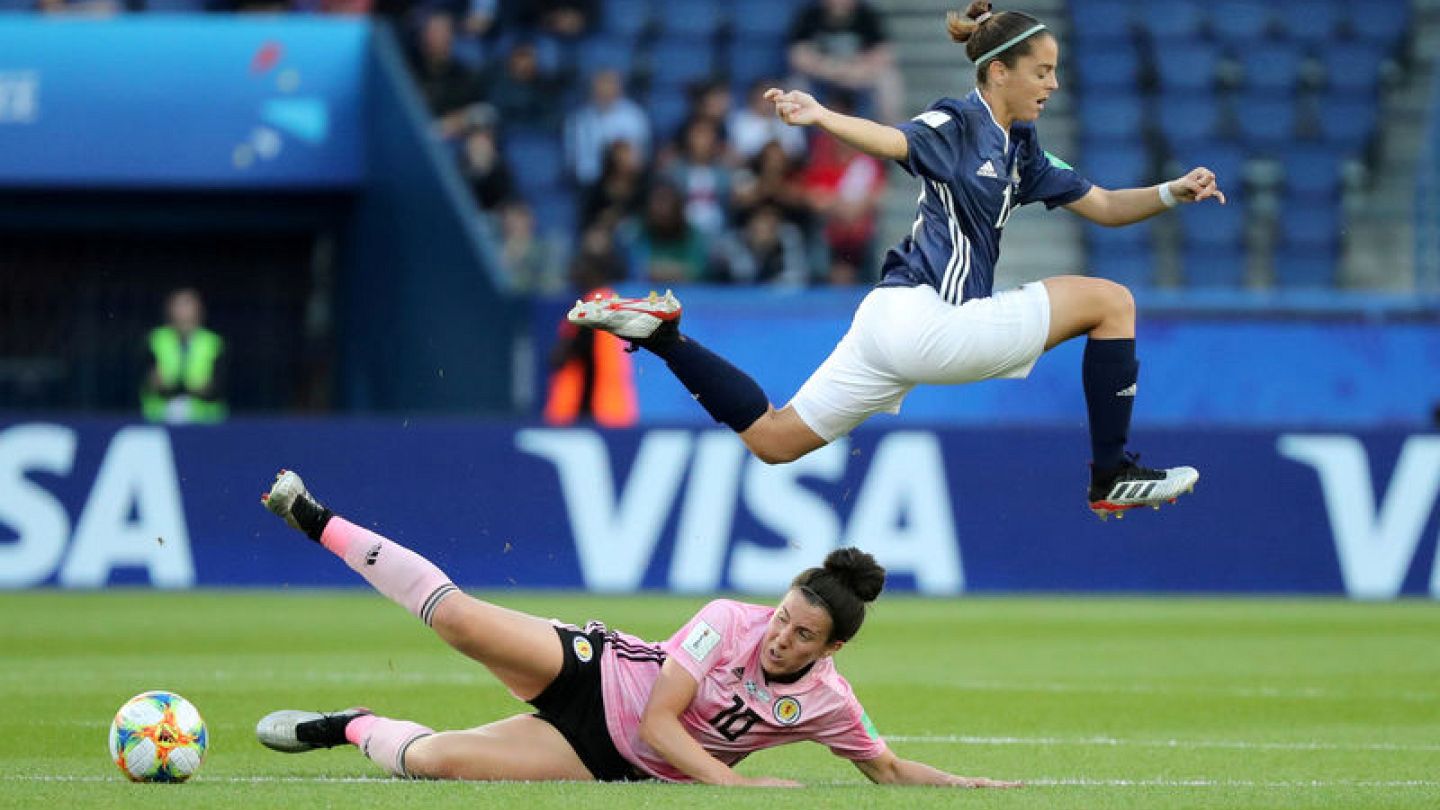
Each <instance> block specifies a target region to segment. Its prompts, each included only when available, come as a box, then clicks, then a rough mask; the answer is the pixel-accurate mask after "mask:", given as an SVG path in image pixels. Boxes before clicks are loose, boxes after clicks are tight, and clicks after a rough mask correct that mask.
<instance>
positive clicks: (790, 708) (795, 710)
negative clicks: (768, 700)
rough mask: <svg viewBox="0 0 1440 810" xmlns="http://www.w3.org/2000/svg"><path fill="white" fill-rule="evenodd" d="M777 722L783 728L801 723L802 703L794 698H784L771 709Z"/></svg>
mask: <svg viewBox="0 0 1440 810" xmlns="http://www.w3.org/2000/svg"><path fill="white" fill-rule="evenodd" d="M771 711H772V712H773V713H774V714H775V722H777V723H779V724H780V725H782V726H793V725H795V724H796V723H798V722H800V701H798V700H796V699H795V698H793V697H788V696H787V697H782V698H780V699H779V700H777V701H775V705H774V706H773V707H772V708H771Z"/></svg>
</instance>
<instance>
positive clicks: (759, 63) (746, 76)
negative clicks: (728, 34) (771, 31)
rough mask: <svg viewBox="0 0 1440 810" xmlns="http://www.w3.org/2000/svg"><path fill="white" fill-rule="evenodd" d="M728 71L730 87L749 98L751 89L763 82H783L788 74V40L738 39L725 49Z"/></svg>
mask: <svg viewBox="0 0 1440 810" xmlns="http://www.w3.org/2000/svg"><path fill="white" fill-rule="evenodd" d="M725 70H726V73H727V74H728V75H729V77H730V84H731V85H732V86H733V87H735V88H736V89H737V91H738V94H737V98H741V99H743V98H745V93H747V92H749V89H750V85H751V84H753V83H755V82H756V81H757V80H759V79H775V80H776V81H780V80H781V79H783V78H784V77H785V75H786V73H787V72H788V71H787V69H786V60H785V40H783V39H775V38H770V37H765V38H755V37H745V38H740V37H735V38H732V39H731V40H730V42H729V43H728V44H727V45H726V46H725Z"/></svg>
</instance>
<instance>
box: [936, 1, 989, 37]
mask: <svg viewBox="0 0 1440 810" xmlns="http://www.w3.org/2000/svg"><path fill="white" fill-rule="evenodd" d="M993 16H994V13H993V12H992V11H991V10H990V3H989V2H988V0H975V2H973V3H971V4H970V5H969V6H967V7H966V8H965V11H964V12H963V13H962V12H959V11H949V12H946V13H945V29H946V30H947V31H948V32H949V33H950V38H951V39H952V40H954V41H956V42H960V43H964V42H968V41H969V40H970V37H972V36H974V35H975V30H976V29H977V28H979V27H980V23H983V22H985V21H986V20H988V19H990V18H991V17H993Z"/></svg>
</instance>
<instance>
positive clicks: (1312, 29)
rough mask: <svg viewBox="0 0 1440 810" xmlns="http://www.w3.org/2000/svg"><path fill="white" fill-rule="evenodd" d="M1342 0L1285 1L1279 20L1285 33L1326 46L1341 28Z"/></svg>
mask: <svg viewBox="0 0 1440 810" xmlns="http://www.w3.org/2000/svg"><path fill="white" fill-rule="evenodd" d="M1341 8H1342V4H1341V2H1340V0H1281V2H1280V4H1279V7H1278V8H1277V9H1276V15H1275V20H1276V23H1277V24H1278V29H1279V32H1280V34H1281V36H1283V37H1285V38H1286V39H1289V40H1292V41H1294V42H1299V43H1304V44H1314V45H1319V46H1321V47H1324V46H1325V45H1327V44H1328V43H1329V42H1330V41H1331V40H1333V39H1334V37H1335V31H1336V29H1337V28H1339V27H1340V16H1341Z"/></svg>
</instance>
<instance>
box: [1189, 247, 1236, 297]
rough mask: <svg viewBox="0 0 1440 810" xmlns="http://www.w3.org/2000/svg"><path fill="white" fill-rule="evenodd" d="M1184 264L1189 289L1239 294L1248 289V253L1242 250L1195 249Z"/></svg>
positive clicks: (1190, 250)
mask: <svg viewBox="0 0 1440 810" xmlns="http://www.w3.org/2000/svg"><path fill="white" fill-rule="evenodd" d="M1180 261H1181V264H1182V266H1183V272H1184V278H1185V286H1186V287H1190V288H1192V289H1230V290H1235V289H1239V288H1241V287H1243V286H1244V285H1245V252H1244V251H1243V250H1241V249H1239V248H1230V249H1226V248H1218V247H1211V246H1194V245H1192V246H1189V247H1186V248H1185V250H1184V251H1183V255H1182V256H1181V259H1180Z"/></svg>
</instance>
